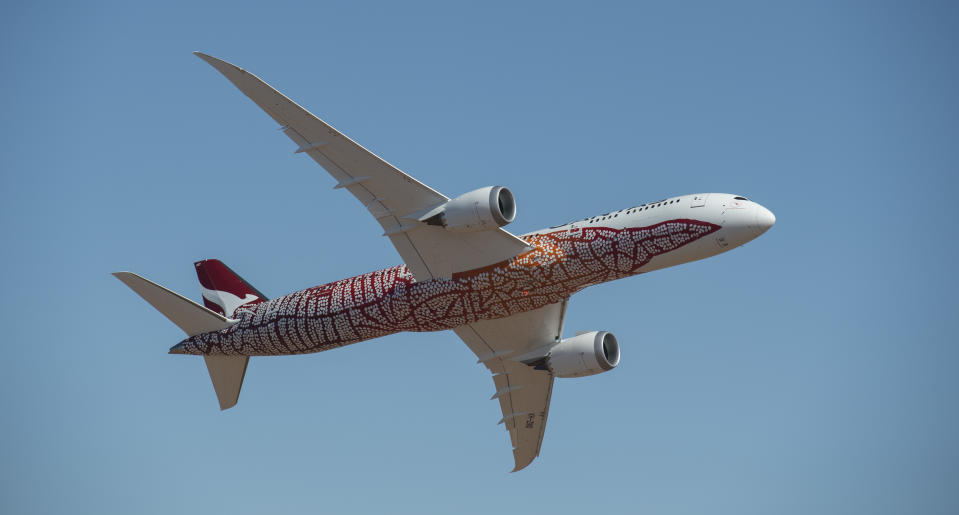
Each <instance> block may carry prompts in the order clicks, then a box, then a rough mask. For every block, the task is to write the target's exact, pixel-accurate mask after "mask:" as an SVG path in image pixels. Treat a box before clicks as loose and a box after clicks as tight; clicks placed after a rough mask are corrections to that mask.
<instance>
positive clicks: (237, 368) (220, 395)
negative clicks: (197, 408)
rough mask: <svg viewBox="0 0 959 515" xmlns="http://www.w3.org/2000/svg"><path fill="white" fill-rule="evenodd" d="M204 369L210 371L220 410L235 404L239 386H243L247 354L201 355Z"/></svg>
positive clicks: (248, 358) (238, 395) (247, 361)
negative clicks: (204, 362) (204, 365)
mask: <svg viewBox="0 0 959 515" xmlns="http://www.w3.org/2000/svg"><path fill="white" fill-rule="evenodd" d="M203 359H204V360H205V361H206V369H207V371H208V372H210V379H211V380H212V381H213V389H214V390H216V398H217V400H219V401H220V410H225V409H230V408H232V407H233V406H236V401H237V400H239V398H240V387H242V386H243V376H245V375H246V365H247V363H249V362H250V357H249V356H224V355H222V354H217V355H212V356H203Z"/></svg>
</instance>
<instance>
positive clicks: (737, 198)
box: [733, 197, 749, 200]
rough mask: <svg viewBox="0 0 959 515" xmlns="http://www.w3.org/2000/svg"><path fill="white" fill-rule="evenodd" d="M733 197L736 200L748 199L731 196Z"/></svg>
mask: <svg viewBox="0 0 959 515" xmlns="http://www.w3.org/2000/svg"><path fill="white" fill-rule="evenodd" d="M733 198H734V199H736V200H749V199H748V198H746V197H733Z"/></svg>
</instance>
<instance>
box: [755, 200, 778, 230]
mask: <svg viewBox="0 0 959 515" xmlns="http://www.w3.org/2000/svg"><path fill="white" fill-rule="evenodd" d="M775 223H776V215H774V214H773V212H772V211H770V210H768V209H766V208H765V207H763V206H760V205H759V204H756V226H757V227H759V231H760V232H759V233H760V234H762V233H764V232H766V231H768V230H769V228H770V227H772V226H773V224H775Z"/></svg>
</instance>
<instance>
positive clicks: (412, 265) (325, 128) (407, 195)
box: [194, 52, 528, 281]
mask: <svg viewBox="0 0 959 515" xmlns="http://www.w3.org/2000/svg"><path fill="white" fill-rule="evenodd" d="M194 53H195V54H196V55H197V57H199V58H201V59H203V60H204V61H206V62H207V63H209V64H210V65H212V66H213V67H214V68H216V69H217V70H218V71H219V72H220V73H222V74H223V75H224V76H225V77H226V78H227V79H229V80H230V82H232V83H233V84H234V85H235V86H236V87H237V88H239V89H240V91H242V92H243V94H245V95H246V96H248V97H250V99H251V100H253V102H255V103H256V104H257V105H258V106H260V108H262V109H263V110H264V111H266V113H267V114H268V115H270V117H272V118H273V119H274V120H276V122H277V123H279V124H280V125H281V126H282V127H281V129H282V130H283V132H284V133H285V134H286V135H287V136H289V138H290V139H292V140H293V141H294V142H295V143H296V144H297V145H299V148H298V149H297V150H296V152H297V153H301V152H302V153H306V154H308V155H309V156H310V157H312V158H313V160H314V161H316V162H317V163H319V164H320V166H322V167H323V168H325V169H326V171H327V172H329V173H330V175H332V176H333V178H334V179H335V180H336V181H337V184H336V186H334V188H337V189H338V188H345V189H346V190H347V191H349V192H350V193H352V194H353V196H355V197H356V198H357V199H358V200H359V201H360V202H361V203H363V206H364V207H366V209H367V210H369V212H370V214H372V215H373V217H374V218H376V220H377V222H379V223H380V225H381V226H382V227H383V230H384V236H388V237H389V238H390V240H391V241H392V242H393V246H394V247H396V250H397V251H398V252H399V253H400V256H401V257H402V258H403V261H404V262H406V265H407V267H409V269H410V271H411V272H412V273H413V277H415V278H416V280H418V281H423V280H427V279H432V278H439V277H450V276H451V275H452V274H454V273H456V272H462V271H466V270H472V269H474V268H480V267H483V266H487V265H491V264H493V263H497V262H500V261H504V260H506V259H509V258H511V257H513V256H516V255H517V254H519V253H521V252H524V251H526V250H528V247H527V245H526V242H524V241H523V240H521V239H519V238H517V237H516V236H514V235H512V234H510V233H509V232H507V231H505V230H503V229H493V230H487V231H477V232H472V233H455V232H450V231H448V230H446V229H445V228H443V227H439V226H431V225H425V224H423V223H420V222H417V221H416V220H415V219H408V218H405V216H406V215H412V214H415V213H417V212H423V211H424V210H427V209H430V208H433V207H436V206H438V205H440V204H443V203H444V202H446V201H448V200H449V198H448V197H446V196H445V195H443V194H441V193H439V192H437V191H435V190H433V189H432V188H430V187H429V186H426V185H425V184H423V183H421V182H419V181H417V180H416V179H414V178H412V177H410V176H409V175H406V174H405V173H403V172H401V171H400V170H398V169H397V168H395V167H394V166H392V165H391V164H389V163H387V162H386V161H384V160H382V159H380V158H379V157H377V156H376V155H375V154H373V153H372V152H370V151H369V150H366V149H365V148H363V147H362V146H360V145H359V144H357V143H356V142H354V141H353V140H351V139H350V138H348V137H346V136H345V135H343V134H341V133H340V132H339V131H337V130H336V129H334V128H333V127H331V126H330V125H328V124H326V123H325V122H324V121H323V120H320V119H319V118H317V117H316V116H314V115H313V114H311V113H310V112H309V111H307V110H306V109H303V108H302V107H300V106H299V105H297V104H296V103H295V102H293V101H292V100H290V99H289V98H287V97H285V96H284V95H283V94H281V93H280V92H278V91H276V90H275V89H273V88H272V87H271V86H270V85H269V84H267V83H265V82H263V81H262V80H260V79H259V78H258V77H257V76H256V75H253V74H252V73H250V72H248V71H246V70H244V69H242V68H239V67H237V66H234V65H232V64H230V63H228V62H226V61H222V60H220V59H217V58H215V57H211V56H209V55H206V54H203V53H200V52H194Z"/></svg>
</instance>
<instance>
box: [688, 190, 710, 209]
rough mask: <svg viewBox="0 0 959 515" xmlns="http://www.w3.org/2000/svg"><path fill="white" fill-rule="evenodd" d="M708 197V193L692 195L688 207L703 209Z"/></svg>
mask: <svg viewBox="0 0 959 515" xmlns="http://www.w3.org/2000/svg"><path fill="white" fill-rule="evenodd" d="M708 196H709V193H704V194H702V195H693V200H692V201H691V202H690V203H689V207H703V206H705V205H706V197H708Z"/></svg>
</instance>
